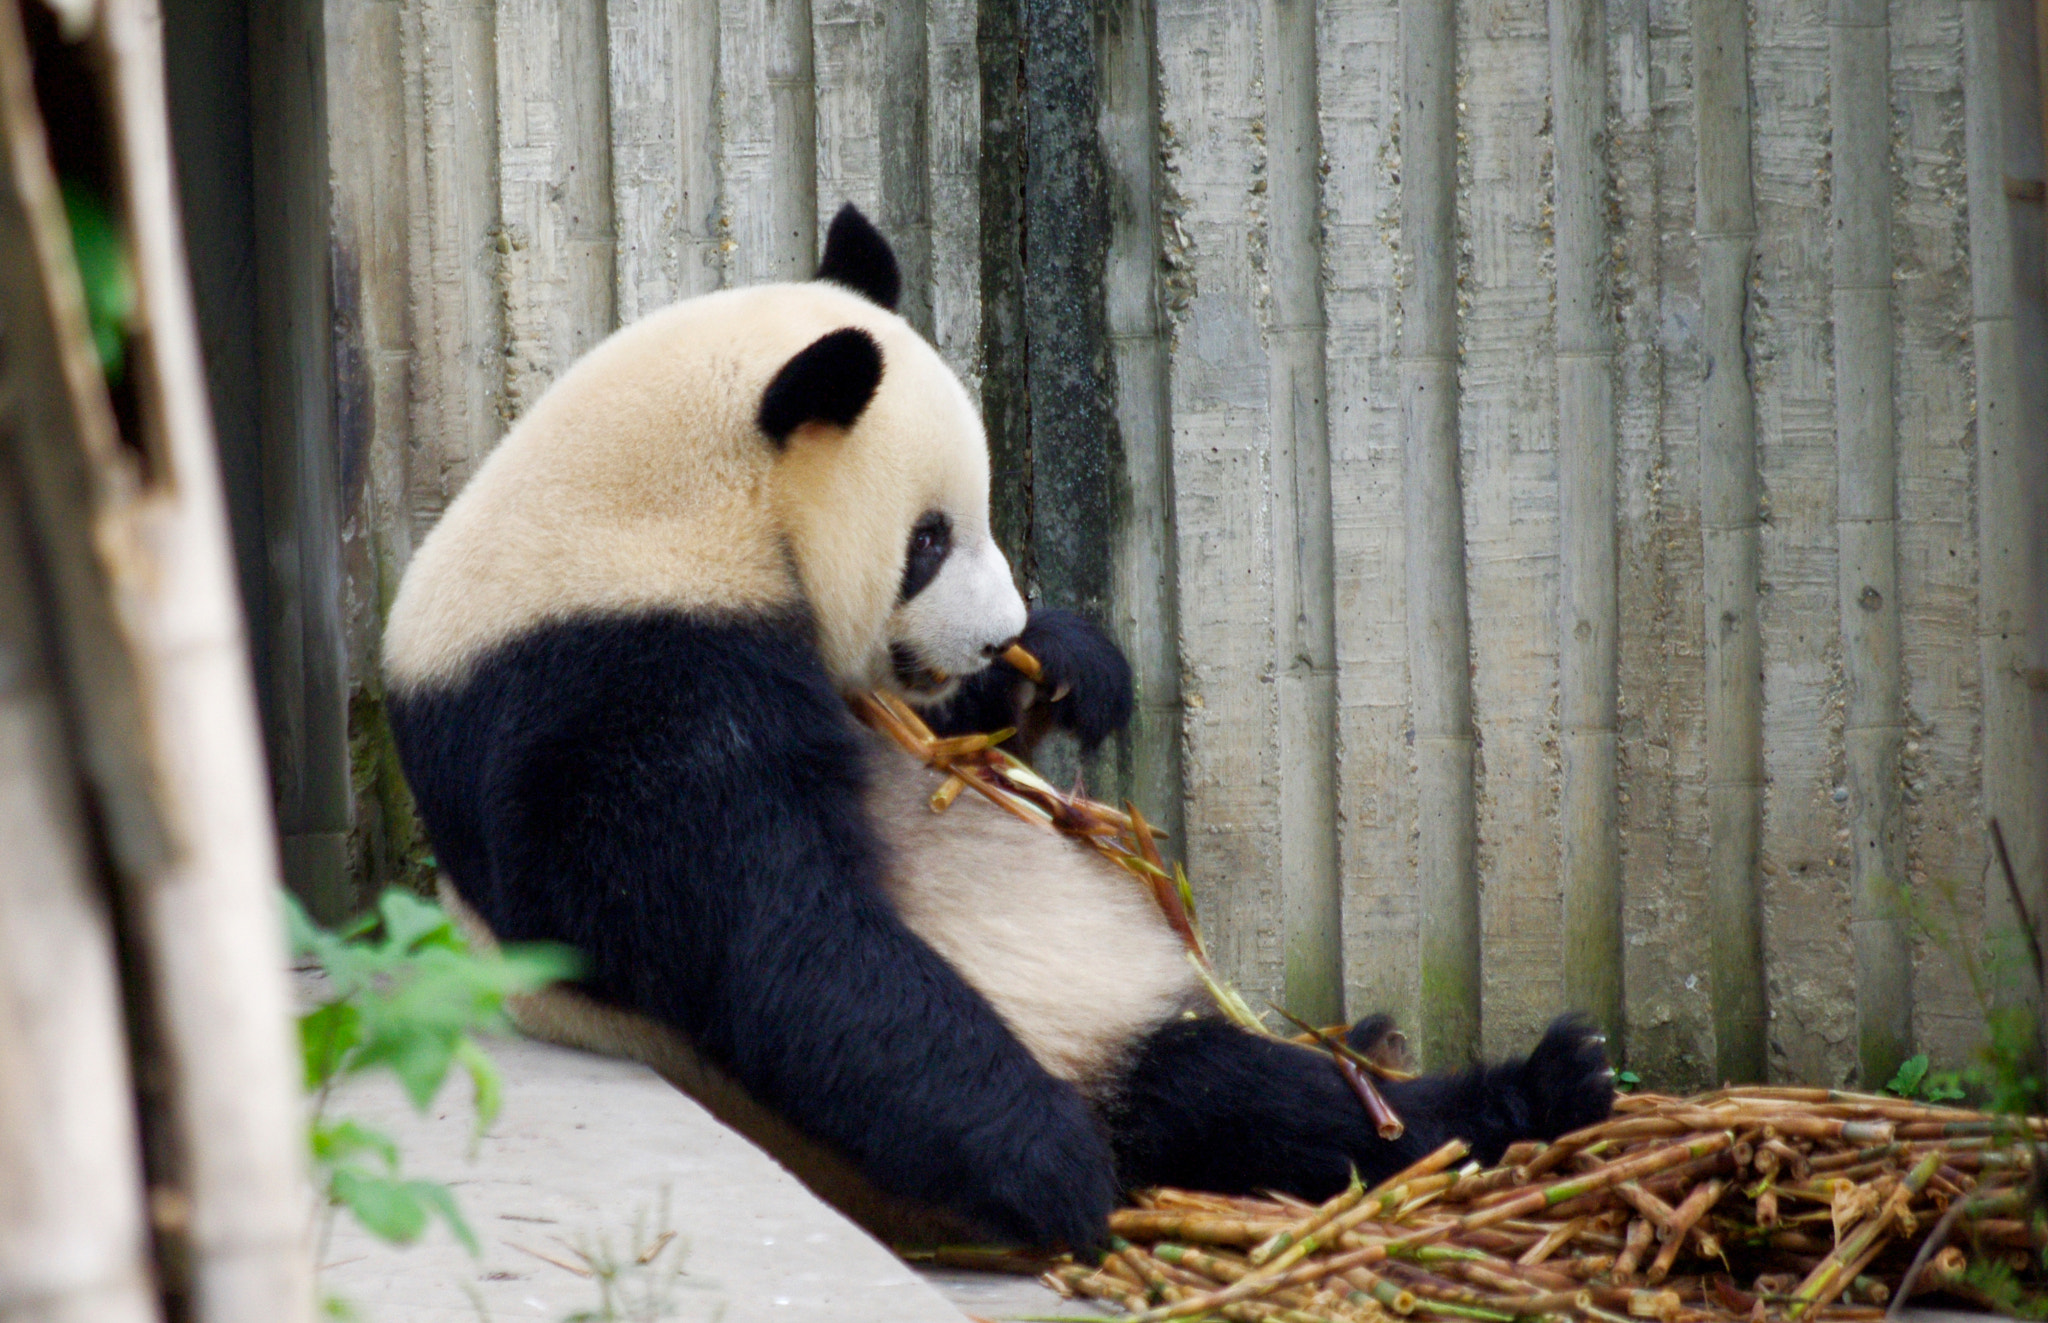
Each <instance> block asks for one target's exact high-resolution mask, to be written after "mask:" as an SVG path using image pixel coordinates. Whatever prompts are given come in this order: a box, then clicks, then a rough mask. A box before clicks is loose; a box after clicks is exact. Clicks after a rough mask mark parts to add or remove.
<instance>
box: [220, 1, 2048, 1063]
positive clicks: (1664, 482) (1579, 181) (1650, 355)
mask: <svg viewBox="0 0 2048 1323" xmlns="http://www.w3.org/2000/svg"><path fill="white" fill-rule="evenodd" d="M325 16H326V21H325V38H324V44H322V45H321V47H320V49H319V50H317V51H315V52H313V58H314V59H315V65H316V67H318V68H320V69H322V70H324V74H325V89H324V121H322V122H323V123H324V132H325V135H326V138H325V141H326V147H327V151H328V153H329V160H330V165H331V169H330V171H329V177H330V179H331V185H332V197H331V213H332V223H331V227H330V228H331V240H332V243H331V254H332V277H333V279H332V289H333V310H332V314H333V337H334V340H333V361H334V382H335V385H334V389H335V395H336V398H335V400H334V405H333V413H334V417H335V419H336V424H335V426H336V430H337V434H338V437H339V448H338V459H337V460H336V468H335V475H336V481H337V490H338V492H339V496H338V501H339V509H338V511H336V514H335V520H336V526H338V527H339V528H340V529H341V537H342V565H343V569H344V577H345V580H346V590H345V599H344V608H345V610H344V614H345V620H346V628H345V630H344V632H345V634H346V637H347V639H348V645H347V658H346V663H347V671H348V674H349V675H350V676H351V677H352V680H351V684H352V686H353V688H352V691H351V692H352V693H353V694H354V696H355V697H354V701H353V702H352V704H351V715H352V724H351V732H352V738H353V740H354V759H355V761H354V768H355V796H356V797H355V809H354V811H355V814H356V819H355V820H356V823H357V828H356V840H357V846H356V850H357V858H358V860H359V866H360V867H368V868H371V869H373V870H374V869H390V868H394V867H396V866H397V865H396V862H395V861H396V860H397V859H398V858H399V856H400V855H401V854H402V853H403V845H404V836H405V832H406V831H407V830H408V828H407V826H406V821H405V810H404V800H403V796H402V794H400V793H398V790H397V787H396V783H395V781H394V780H393V777H392V769H391V768H390V766H389V760H388V754H387V752H386V751H385V749H384V745H383V741H382V740H381V739H380V738H379V736H378V731H379V729H380V723H379V719H378V717H377V713H376V705H375V701H374V700H375V678H374V673H373V669H372V666H371V660H372V658H373V657H374V653H375V642H376V636H377V622H378V620H379V618H380V614H381V612H382V610H383V607H384V604H385V603H386V602H388V600H389V596H390V593H391V590H392V588H393V586H394V585H395V584H396V582H397V579H398V576H399V574H400V573H401V572H402V570H403V568H404V565H405V561H406V558H407V555H408V554H409V551H410V549H411V547H412V546H413V545H414V544H415V543H416V542H417V540H418V538H419V537H420V536H421V535H422V534H424V532H425V531H426V530H427V529H428V528H429V527H431V526H432V523H433V521H434V519H435V517H436V516H437V515H438V513H439V511H440V510H441V509H442V508H443V507H444V505H445V503H446V501H447V499H448V498H449V497H450V496H451V495H452V494H453V493H454V492H455V491H456V490H458V489H459V488H460V486H461V484H462V482H463V480H464V479H465V478H466V477H467V475H468V474H469V473H470V472H471V471H472V470H473V468H474V466H475V465H476V463H477V461H478V460H479V458H480V457H481V456H482V455H483V454H484V453H486V452H487V451H488V449H489V448H490V446H491V444H492V443H493V442H494V441H495V439H496V438H497V437H498V435H499V434H500V433H501V432H502V431H503V429H504V427H505V425H506V424H507V422H509V421H510V420H511V419H513V418H515V417H516V416H517V415H518V413H519V411H520V410H521V409H523V408H524V407H526V406H527V405H528V404H529V403H530V402H531V401H532V400H533V399H534V398H535V396H536V395H537V394H538V393H539V391H540V390H542V389H543V388H544V387H545V385H546V384H547V382H548V381H549V380H550V379H551V378H552V377H553V376H554V374H556V373H557V372H559V371H560V370H561V368H562V367H563V366H564V365H566V364H567V363H568V362H569V361H571V360H572V359H573V358H574V357H575V356H576V355H577V354H578V353H580V352H581V351H582V350H583V349H585V348H587V347H588V346H589V345H591V344H592V343H594V342H595V341H596V340H597V339H598V338H600V337H601V336H602V335H604V334H605V333H606V332H607V331H608V330H609V329H610V328H611V327H612V326H614V325H615V324H617V323H618V322H619V321H621V320H624V319H629V318H631V317H633V316H635V315H637V314H638V313H639V312H641V311H644V310H646V309H649V308H652V307H655V306H659V305H660V304H661V303H663V302H666V301H668V300H670V299H673V298H677V297H682V296H686V295H689V294H693V293H696V292H700V291H703V290H708V289H713V288H717V287H719V286H721V285H725V284H733V283H741V282H747V281H754V280H761V279H768V278H777V277H786V276H793V275H800V274H802V273H804V272H805V271H806V270H807V269H808V267H809V266H810V264H811V263H812V261H813V260H814V254H815V251H816V243H817V236H818V231H819V227H820V223H821V220H823V219H828V218H829V216H830V214H831V212H832V211H833V210H834V209H836V208H837V206H838V205H839V204H840V203H841V202H842V201H843V200H847V199H851V200H853V201H855V202H857V203H859V204H860V205H862V206H863V207H865V208H867V209H868V210H869V211H870V213H871V214H872V215H874V216H875V217H876V218H877V219H878V220H879V221H880V223H881V224H882V226H883V227H884V229H885V230H887V231H888V232H889V233H890V235H891V237H892V238H893V239H894V240H895V242H896V243H897V245H898V251H899V253H900V254H901V255H902V257H903V259H904V266H905V271H906V275H907V277H908V293H907V295H906V298H905V307H906V311H907V313H908V315H909V316H910V317H911V319H912V320H913V321H914V322H916V323H917V324H918V325H919V326H920V327H921V328H923V329H925V330H926V331H927V332H928V333H929V334H931V335H932V336H933V338H934V339H935V340H936V341H937V343H938V344H939V346H940V348H941V350H942V351H943V352H944V353H945V355H946V356H947V358H948V359H949V360H950V361H951V362H952V363H953V364H954V365H955V366H956V367H957V368H958V369H959V371H960V372H961V373H962V375H963V376H965V377H966V378H967V380H968V381H969V382H970V384H971V385H972V386H973V388H974V389H975V390H976V391H977V392H978V393H979V395H980V398H981V399H982V400H983V402H984V405H985V407H986V409H987V412H988V417H989V424H990V432H991V441H992V444H993V446H994V449H995V455H996V467H997V469H998V472H999V474H1000V475H1001V478H1000V482H999V486H1000V488H1001V490H1000V493H999V495H998V500H997V506H998V509H997V517H998V525H999V528H1000V530H1001V532H1002V535H1003V537H1004V539H1005V541H1006V543H1007V544H1008V546H1009V548H1010V550H1011V551H1012V553H1013V555H1014V556H1015V558H1016V561H1017V563H1018V565H1019V567H1020V570H1021V571H1022V573H1023V574H1024V576H1025V578H1026V580H1027V581H1028V584H1029V586H1030V587H1031V589H1032V591H1033V592H1034V593H1036V594H1037V595H1038V596H1039V597H1040V598H1041V599H1043V600H1047V601H1052V602H1055V603H1059V604H1063V605H1072V606H1078V607H1080V608H1083V609H1086V610H1090V611H1093V612H1095V613H1096V614H1097V615H1098V616H1099V617H1101V618H1103V619H1105V620H1107V621H1109V622H1110V623H1112V624H1113V625H1114V627H1115V628H1116V629H1117V630H1118V631H1119V632H1120V634H1121V636H1122V637H1123V638H1124V639H1125V640H1126V641H1127V643H1128V645H1129V647H1130V649H1131V651H1132V653H1133V655H1134V659H1135V660H1136V662H1137V665H1138V669H1139V673H1140V677H1141V689H1142V694H1141V701H1142V704H1143V706H1142V710H1141V720H1140V723H1139V726H1138V729H1137V731H1136V732H1135V733H1134V735H1133V737H1132V738H1131V739H1130V740H1129V741H1128V742H1127V743H1126V744H1125V745H1124V746H1123V747H1122V748H1121V749H1119V750H1118V752H1117V753H1116V754H1115V755H1114V757H1113V758H1111V759H1109V760H1108V761H1107V762H1105V764H1104V765H1103V766H1101V767H1097V768H1094V769H1091V777H1092V780H1091V784H1092V785H1094V786H1095V788H1097V789H1098V790H1115V791H1117V792H1118V793H1130V794H1131V795H1133V796H1134V797H1135V798H1137V799H1138V801H1139V802H1140V803H1141V804H1143V805H1144V806H1145V807H1146V809H1147V811H1148V813H1156V814H1157V815H1158V816H1160V817H1161V818H1163V819H1164V820H1165V821H1166V822H1167V824H1168V825H1169V826H1170V828H1171V829H1172V830H1174V831H1175V832H1176V834H1177V836H1178V837H1180V838H1181V840H1182V842H1183V844H1184V847H1185V854H1186V856H1187V860H1188V863H1189V865H1190V869H1191V872H1192V874H1193V877H1194V879H1195V884H1196V889H1197V894H1198V898H1199V900H1200V902H1201V905H1202V909H1203V913H1204V915H1205V917H1206V920H1207V924H1208V926H1209V928H1210V930H1211V931H1212V933H1213V934H1214V937H1213V941H1214V944H1215V946H1216V947H1217V948H1218V950H1219V952H1220V954H1221V956H1222V958H1223V960H1224V962H1225V964H1226V965H1227V966H1228V969H1229V971H1230V973H1231V974H1232V975H1233V976H1234V977H1235V978H1236V979H1237V980H1239V982H1240V983H1241V984H1242V985H1243V986H1244V988H1245V990H1246V992H1247V993H1248V994H1249V995H1251V996H1253V997H1254V998H1255V999H1257V998H1261V997H1271V998H1275V999H1282V998H1284V999H1285V1000H1286V1001H1287V1002H1289V1003H1290V1004H1292V1005H1294V1006H1295V1007H1297V1008H1299V1009H1301V1010H1302V1011H1303V1012H1304V1013H1308V1014H1314V1015H1321V1016H1334V1015H1336V1014H1338V1013H1339V1012H1340V1011H1344V1012H1348V1013H1350V1014H1353V1015H1356V1014H1359V1013H1362V1012H1364V1011H1368V1010H1372V1009H1376V1008H1380V1007H1387V1008H1391V1009H1392V1010H1394V1011H1396V1012H1397V1013H1398V1014H1400V1015H1401V1016H1402V1018H1403V1019H1404V1020H1405V1021H1406V1022H1407V1023H1408V1024H1409V1025H1410V1027H1411V1029H1413V1030H1416V1031H1418V1033H1419V1039H1420V1041H1421V1042H1422V1043H1423V1045H1424V1046H1425V1048H1426V1050H1427V1051H1428V1053H1429V1055H1430V1056H1431V1057H1432V1058H1434V1059H1437V1060H1449V1059H1453V1058H1456V1057H1458V1056H1461V1055H1463V1054H1465V1053H1467V1052H1470V1051H1473V1050H1475V1049H1483V1050H1485V1051H1487V1052H1493V1053H1499V1052H1505V1051H1508V1050H1511V1049H1514V1048H1515V1047H1517V1046H1518V1045H1520V1044H1523V1043H1525V1042H1526V1041H1527V1040H1528V1039H1529V1038H1530V1036H1531V1035H1532V1034H1533V1033H1534V1032H1535V1031H1536V1030H1537V1029H1538V1027H1539V1026H1540V1025H1541V1024H1542V1022H1543V1021H1544V1020H1546V1019H1547V1018H1548V1017H1549V1016H1551V1015H1552V1014H1554V1013H1556V1012H1558V1011H1560V1010H1562V1009H1565V1008H1566V1007H1568V1006H1573V1005H1577V1006H1584V1007H1588V1008H1591V1009H1593V1010H1594V1011H1596V1013H1598V1014H1599V1015H1600V1016H1601V1017H1602V1018H1603V1019H1604V1020H1605V1021H1606V1022H1607V1023H1608V1024H1609V1025H1610V1026H1611V1027H1612V1028H1613V1030H1614V1031H1615V1032H1616V1033H1617V1035H1619V1036H1621V1037H1622V1038H1623V1039H1624V1041H1625V1043H1626V1049H1627V1054H1628V1058H1629V1060H1630V1061H1631V1062H1632V1063H1633V1064H1635V1065H1636V1067H1637V1068H1638V1069H1639V1070H1641V1071H1643V1072H1644V1073H1645V1074H1646V1075H1650V1076H1652V1077H1654V1078H1657V1079H1659V1080H1661V1081H1667V1082H1670V1083H1674V1084H1682V1083H1692V1082H1700V1081H1704V1080H1706V1079H1708V1078H1710V1077H1713V1076H1715V1075H1717V1074H1718V1075H1753V1074H1758V1073H1763V1072H1768V1073H1769V1074H1771V1075H1772V1076H1774V1077H1782V1078H1797V1079H1802V1080H1814V1081H1846V1080H1851V1079H1855V1078H1858V1077H1859V1076H1861V1077H1864V1078H1877V1079H1879V1080H1880V1081H1881V1079H1882V1078H1884V1077H1888V1075H1889V1071H1890V1068H1891V1065H1892V1064H1894V1063H1895V1062H1896V1060H1897V1058H1898V1057H1899V1056H1900V1055H1901V1054H1903V1053H1905V1052H1907V1051H1910V1050H1913V1049H1915V1048H1916V1047H1924V1048H1928V1049H1931V1050H1932V1051H1934V1052H1935V1054H1936V1055H1937V1057H1939V1058H1941V1059H1942V1060H1944V1061H1946V1062H1950V1063H1956V1062H1959V1061H1960V1060H1961V1059H1962V1058H1963V1056H1964V1055H1965V1054H1966V1052H1967V1049H1968V1047H1969V1045H1970V1044H1971V1043H1972V1042H1973V1041H1974V1036H1975V1034H1976V1032H1977V1025H1978V1023H1979V1016H1978V1009H1977V1003H1976V1000H1975V996H1974V993H1973V991H1972V989H1971V987H1970V984H1969V980H1968V978H1967V977H1966V975H1965V974H1964V973H1963V972H1962V971H1961V969H1960V967H1959V966H1958V964H1957V963H1956V962H1954V961H1953V960H1951V959H1949V958H1948V957H1946V956H1944V955H1943V954H1941V953H1940V952H1939V951H1938V950H1937V949H1936V945H1937V944H1936V943H1934V942H1933V941H1931V940H1930V939H1929V938H1928V937H1926V936H1925V935H1923V934H1922V933H1921V932H1920V929H1919V927H1918V921H1919V919H1920V918H1921V917H1925V918H1926V919H1928V920H1930V921H1931V922H1932V923H1933V925H1934V927H1935V928H1937V929H1938V930H1939V931H1941V932H1942V933H1944V934H1945V935H1946V936H1947V937H1948V938H1949V939H1951V940H1952V941H1953V942H1954V943H1955V944H1957V945H1959V946H1960V947H1962V948H1963V949H1965V950H1967V951H1970V952H1976V951H1978V950H1979V949H1980V947H1981V945H1982V942H1983V938H1984V933H1985V927H1986V925H1987V923H1988V924H1991V925H1994V926H1995V925H1997V924H1999V923H2003V922H2007V921H2009V919H2010V915H2009V912H2008V909H2007V907H2006V903H2005V901H2004V894H2003V889H2002V886H2001V885H2000V884H1998V883H1997V881H1996V879H1995V877H1994V875H1993V874H1992V873H1991V872H1990V871H1989V868H1990V865H1989V857H1988V853H1987V845H1986V836H1985V820H1986V818H1987V816H1988V815H1990V814H1992V813H2000V814H2002V815H2003V818H2004V823H2005V828H2006V831H2007V833H2008V836H2009V838H2010V839H2011V840H2012V842H2013V844H2014V846H2015V850H2016V854H2017V856H2018V858H2017V861H2016V862H2018V864H2019V866H2020V869H2021V874H2022V876H2023V877H2026V878H2029V879H2037V878H2038V877H2039V876H2040V854H2041V852H2040V845H2039V840H2038V830H2037V828H2036V825H2035V821H2034V818H2033V815H2032V814H2031V813H2029V812H2027V811H2025V810H2024V809H2023V808H2022V807H2021V806H2023V805H2030V804H2032V803H2034V802H2036V801H2035V798H2034V796H2035V795H2036V794H2037V787H2038V776H2037V772H2038V769H2037V768H2036V767H2035V765H2034V762H2033V758H2034V755H2033V752H2032V745H2031V744H2030V742H2029V741H2028V739H2027V736H2026V734H2025V720H2026V717H2025V704H2026V697H2027V696H2026V692H2025V687H2024V685H2025V668H2024V666H2023V665H2022V663H2021V653H2022V646H2023V642H2024V637H2023V636H2024V629H2025V610H2024V602H2025V598H2026V595H2027V593H2028V591H2029V579H2028V577H2027V574H2026V559H2025V558H2026V550H2025V541H2024V523H2025V518H2026V514H2025V511H2024V509H2023V508H2022V506H2021V504H2020V503H2019V502H2018V499H2017V493H2018V492H2019V490H2020V486H2019V478H2018V475H2019V473H2020V457H2019V451H2020V449H2021V446H2020V442H2021V440H2022V432H2021V427H2022V414H2021V413H2020V412H2019V411H2018V408H2017V403H2016V401H2017V396H2016V394H2015V392H2017V391H2019V390H2021V389H2022V387H2023V385H2024V383H2023V382H2022V381H2021V380H2020V377H2019V375H2018V370H2017V367H2016V360H2015V359H2014V357H2013V355H2014V349H2013V342H2012V335H2011V325H2012V318H2013V312H2012V307H2011V296H2010V290H2011V287H2012V274H2011V273H2012V263H2013V255H2012V250H2011V247H2010V244H2009V243H2008V240H2007V237H2006V235H2007V227H2006V215H2005V213H2006V209H2007V205H2008V202H2007V193H2008V189H2007V188H2006V187H2005V185H2004V184H2003V182H2002V176H2001V173H2000V165H1999V162H2000V161H2001V160H2002V159H2003V154H2004V153H2005V151H2006V146H2005V144H2004V143H2003V140H2002V137H2001V135H2002V134H2005V133H2009V132H2011V131H2012V130H2011V128H2010V125H2009V124H2008V123H2007V121H2006V120H2005V119H2003V118H2002V117H2001V115H2000V114H1999V111H1998V106H1997V101H1996V95H1995V87H1996V79H1995V66H1996V62H1997V59H1998V57H1999V54H2000V40H1999V37H1998V33H1997V30H1996V16H1995V13H1994V6H1993V4H1992V3H1991V0H1911V2H1910V3H1907V2H1905V0H1901V2H1900V3H1898V4H1894V5H1892V6H1890V7H1889V8H1887V6H1886V5H1885V4H1884V3H1883V2H1882V0H1756V2H1755V3H1753V4H1751V3H1747V2H1746V0H1691V3H1690V4H1687V3H1684V2H1683V0H1604V2H1603V0H1548V3H1546V0H1460V3H1458V4H1456V5H1455V6H1446V5H1443V4H1440V3H1438V0H1322V2H1321V3H1319V4H1310V3H1308V0H1207V2H1206V3H1199V4H1197V3H1182V2H1181V0H1103V2H1102V3H1099V4H1094V5H1091V4H1086V3H1082V2H1081V0H610V3H609V4H608V5H605V6H593V5H586V4H580V3H575V2H574V0H496V3H488V2H486V3H477V2H475V0H326V6H325ZM258 49H259V50H261V49H262V47H261V46H260V44H259V47H258ZM307 526H309V527H310V526H312V524H311V522H310V521H309V522H308V524H307ZM394 841H395V842H396V843H397V844H396V845H394V844H392V842H394ZM1987 897H1989V899H1987Z"/></svg>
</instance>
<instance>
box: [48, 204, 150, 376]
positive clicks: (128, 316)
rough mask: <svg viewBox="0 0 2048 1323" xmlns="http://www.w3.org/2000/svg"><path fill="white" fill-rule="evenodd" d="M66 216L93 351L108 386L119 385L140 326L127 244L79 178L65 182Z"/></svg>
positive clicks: (108, 213) (109, 212) (106, 209)
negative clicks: (135, 329)
mask: <svg viewBox="0 0 2048 1323" xmlns="http://www.w3.org/2000/svg"><path fill="white" fill-rule="evenodd" d="M64 215H65V219H66V220H68V221H69V222H70V224H71V249H72V252H73V254H74V255H75V257H76V259H77V262H78V278H79V283H80V284H81V285H83V286H84V292H85V316H86V321H87V324H88V325H89V326H90V327H91V330H92V342H93V350H94V352H96V353H97V354H98V355H99V360H100V371H101V372H103V373H105V374H106V378H107V381H108V382H109V383H110V384H111V383H118V382H119V381H120V380H121V376H122V373H123V372H124V371H125V370H126V368H127V358H128V333H129V328H130V327H132V326H133V325H134V323H135V271H134V268H133V266H132V265H131V264H130V262H129V260H128V245H127V241H126V239H125V237H124V236H123V235H122V233H121V226H120V222H119V220H118V219H117V218H116V217H115V215H114V213H113V210H112V209H111V208H110V207H109V206H108V205H107V203H106V201H105V200H104V199H102V198H101V197H99V196H98V195H97V194H94V193H92V192H91V191H89V190H88V189H87V188H86V187H85V186H84V185H83V184H81V183H79V182H78V181H77V180H75V179H67V180H65V181H64Z"/></svg>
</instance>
